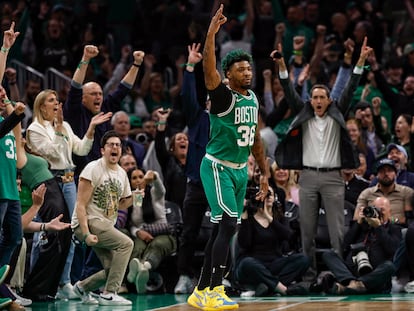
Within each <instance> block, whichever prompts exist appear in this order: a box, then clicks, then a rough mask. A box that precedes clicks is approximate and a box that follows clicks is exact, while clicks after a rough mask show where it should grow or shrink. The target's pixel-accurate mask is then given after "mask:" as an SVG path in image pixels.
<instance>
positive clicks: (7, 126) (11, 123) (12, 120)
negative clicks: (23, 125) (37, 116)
mask: <svg viewBox="0 0 414 311" xmlns="http://www.w3.org/2000/svg"><path fill="white" fill-rule="evenodd" d="M23 118H24V113H21V114H20V115H17V114H16V113H15V112H13V113H12V114H11V115H9V116H8V117H7V118H6V119H4V120H3V122H1V123H0V138H2V137H4V136H5V135H6V134H7V133H8V132H10V131H11V130H12V129H13V128H14V127H15V126H16V125H17V124H18V123H19V122H20V121H21V120H23Z"/></svg>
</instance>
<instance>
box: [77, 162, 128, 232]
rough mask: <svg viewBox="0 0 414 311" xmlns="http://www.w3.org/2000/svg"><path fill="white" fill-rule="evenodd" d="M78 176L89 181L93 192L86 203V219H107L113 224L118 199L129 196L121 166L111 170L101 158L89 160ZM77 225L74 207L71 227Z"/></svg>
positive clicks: (116, 212)
mask: <svg viewBox="0 0 414 311" xmlns="http://www.w3.org/2000/svg"><path fill="white" fill-rule="evenodd" d="M80 178H84V179H86V180H89V181H91V184H92V187H93V192H92V196H91V198H90V200H89V202H88V203H87V206H86V212H87V214H88V219H93V218H99V219H102V220H108V222H111V223H112V225H115V223H116V218H117V217H118V208H119V201H120V200H121V199H122V198H126V197H129V196H131V188H130V186H129V180H128V176H127V174H126V172H125V170H124V169H122V167H120V166H119V165H117V167H116V170H112V169H110V168H108V167H107V166H106V165H105V162H104V160H103V159H102V158H101V159H99V160H95V161H92V162H90V163H89V164H88V165H86V166H85V168H84V169H83V171H82V172H81V174H80ZM78 226H79V221H78V217H77V214H76V208H75V211H74V213H73V216H72V223H71V227H72V229H75V228H76V227H78Z"/></svg>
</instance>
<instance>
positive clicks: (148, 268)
mask: <svg viewBox="0 0 414 311" xmlns="http://www.w3.org/2000/svg"><path fill="white" fill-rule="evenodd" d="M144 267H145V269H147V270H151V268H152V265H151V263H150V262H149V261H144Z"/></svg>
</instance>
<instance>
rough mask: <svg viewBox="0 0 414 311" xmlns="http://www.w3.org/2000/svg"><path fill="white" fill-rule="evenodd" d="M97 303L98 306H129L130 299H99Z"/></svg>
mask: <svg viewBox="0 0 414 311" xmlns="http://www.w3.org/2000/svg"><path fill="white" fill-rule="evenodd" d="M99 305H100V306H131V305H132V302H131V301H126V302H121V301H113V300H104V299H100V300H99Z"/></svg>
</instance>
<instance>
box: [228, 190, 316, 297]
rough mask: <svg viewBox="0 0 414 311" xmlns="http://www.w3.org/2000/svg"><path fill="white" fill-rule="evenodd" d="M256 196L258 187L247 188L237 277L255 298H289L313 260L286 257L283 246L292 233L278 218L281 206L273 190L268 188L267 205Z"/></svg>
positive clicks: (299, 255)
mask: <svg viewBox="0 0 414 311" xmlns="http://www.w3.org/2000/svg"><path fill="white" fill-rule="evenodd" d="M257 192H258V188H256V187H248V188H247V192H246V201H245V209H244V211H243V214H242V222H241V226H240V229H239V232H238V235H237V246H238V256H237V259H236V264H235V267H234V276H235V278H236V280H237V281H238V282H239V283H240V284H241V285H243V286H246V287H250V288H252V289H253V290H254V291H255V296H265V295H267V294H275V293H279V294H281V295H286V294H288V293H289V291H288V290H287V286H289V285H290V284H291V283H292V282H293V281H295V280H297V279H299V278H301V277H302V275H303V274H304V273H305V272H306V271H307V269H308V268H309V266H310V260H309V258H308V257H306V256H305V255H304V254H303V253H297V254H292V255H289V256H284V255H283V244H284V243H286V242H287V241H288V240H289V238H290V236H291V234H292V231H291V230H290V228H289V227H288V226H287V225H284V224H283V223H282V222H283V220H282V219H280V218H279V217H278V216H277V214H278V212H277V210H278V208H279V206H278V204H280V203H279V202H278V200H277V197H275V192H274V191H273V189H272V188H271V187H269V191H268V193H267V196H266V199H265V200H264V202H262V201H260V200H258V199H257V197H256V195H257ZM282 215H283V214H282Z"/></svg>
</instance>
